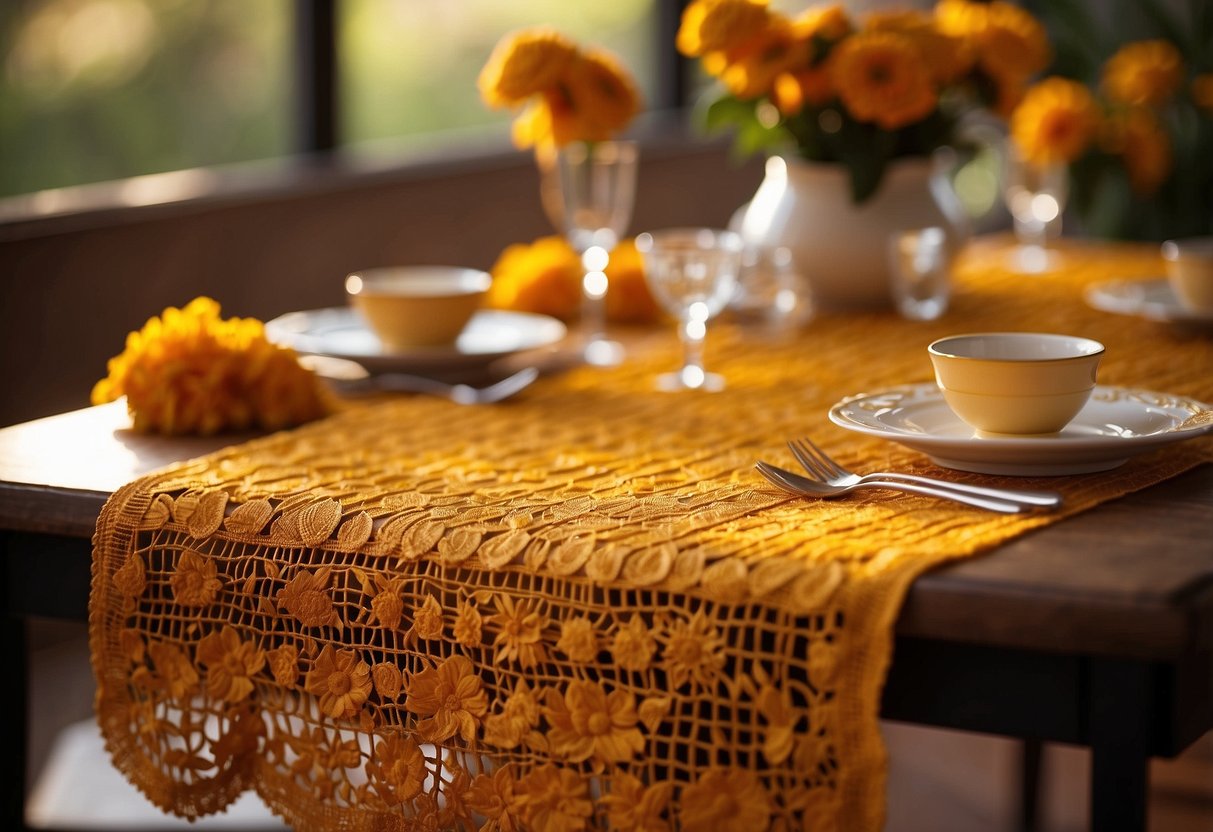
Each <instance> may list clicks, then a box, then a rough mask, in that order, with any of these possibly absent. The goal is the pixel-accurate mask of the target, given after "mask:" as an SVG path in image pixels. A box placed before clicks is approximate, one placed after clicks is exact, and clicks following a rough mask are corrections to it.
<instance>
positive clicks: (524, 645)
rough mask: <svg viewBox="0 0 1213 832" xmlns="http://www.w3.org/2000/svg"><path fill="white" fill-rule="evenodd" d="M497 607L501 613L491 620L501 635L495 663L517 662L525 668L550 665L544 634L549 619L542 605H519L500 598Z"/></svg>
mask: <svg viewBox="0 0 1213 832" xmlns="http://www.w3.org/2000/svg"><path fill="white" fill-rule="evenodd" d="M497 603H498V609H499V612H498V613H497V614H496V615H492V616H489V619H488V624H489V626H490V627H492V628H493V629H495V630H496V631H497V637H496V639H495V640H494V641H493V646H494V647H495V648H496V654H495V655H494V657H493V661H494V662H495V663H498V664H505V663H507V662H512V661H517V662H518V664H520V665H521V666H522V667H523V668H528V667H534V666H535V665H537V664H540V663H542V662H544V661H547V657H548V654H547V648H546V647H544V645H543V630H544V628H545V627H547V624H548V617H547V616H546V615H545V614H544V613H543V612H541V611H540V610H539V609H538V603H537V602H535V601H531V600H524V601H515V600H514V599H513V598H512V597H510V596H509V595H499V596H497Z"/></svg>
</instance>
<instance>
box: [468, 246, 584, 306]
mask: <svg viewBox="0 0 1213 832" xmlns="http://www.w3.org/2000/svg"><path fill="white" fill-rule="evenodd" d="M581 272H582V268H581V262H580V260H579V258H578V257H577V252H576V251H574V250H573V247H572V246H571V245H569V243H568V241H567V240H565V239H564V238H563V237H558V236H548V237H540V238H539V239H537V240H535V241H534V242H533V243H530V244H526V243H516V244H514V245H511V246H508V247H507V248H506V249H505V250H504V251H502V252H501V255H500V256H499V257H498V258H497V262H496V263H494V264H493V266H492V268H491V269H490V274H492V276H493V283H492V285H491V286H490V287H489V294H488V297H487V299H486V301H485V302H486V303H487V304H488V305H489V306H491V307H495V308H497V309H513V310H517V311H519V312H536V313H539V314H542V315H551V316H552V317H555V318H560V319H561V320H564V321H569V320H572V319H573V318H575V317H576V316H577V311H578V309H580V306H581V277H582V274H581Z"/></svg>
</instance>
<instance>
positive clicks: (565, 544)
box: [90, 242, 1213, 832]
mask: <svg viewBox="0 0 1213 832" xmlns="http://www.w3.org/2000/svg"><path fill="white" fill-rule="evenodd" d="M1004 254H1005V252H1004V251H1002V250H1001V249H1000V248H999V247H998V245H997V244H996V243H990V242H985V243H980V244H978V245H976V246H975V247H974V249H973V251H972V252H970V254H969V255H968V257H967V259H966V261H965V263H964V265H963V267H962V268H961V269H960V270H959V274H958V276H957V282H958V286H957V295H956V298H955V301H954V307H953V310H952V311H951V312H950V313H949V314H948V315H947V316H946V317H945V318H944V319H943V320H941V321H939V322H935V323H927V324H923V323H908V322H904V321H901V320H899V319H897V318H896V317H895V316H894V315H892V314H891V313H882V314H870V315H855V316H848V317H827V316H823V317H821V318H820V319H818V320H816V321H814V322H813V323H812V324H811V325H810V326H809V327H808V328H807V329H806V330H805V331H803V332H802V333H800V334H798V335H797V337H796V338H795V339H794V340H779V339H762V338H757V337H753V335H752V333H751V334H747V333H746V332H744V331H743V330H740V329H735V328H730V327H728V326H725V325H721V326H718V327H716V328H715V330H714V331H712V332H710V334H709V347H708V358H709V365H710V366H711V368H712V369H714V370H717V371H720V372H723V373H724V374H725V375H726V377H727V379H728V383H729V387H728V389H727V390H726V391H724V392H722V393H719V394H713V395H671V394H666V393H658V392H654V391H652V382H653V377H654V376H655V375H656V374H657V373H659V372H661V371H663V370H666V369H669V368H670V367H672V366H674V365H676V363H677V360H678V359H677V350H676V344H675V343H674V334H673V331H672V328H671V331H670V333H669V343H668V348H666V347H662V348H661V349H660V350H658V351H657V352H656V353H654V354H651V355H643V356H639V357H635V358H634V359H633V360H631V361H630V362H628V363H627V364H626V365H625V366H623V367H621V368H619V369H617V370H613V371H601V370H593V369H585V370H577V371H574V372H571V373H569V374H567V375H564V376H561V377H554V378H550V379H543V380H541V381H540V382H538V383H537V384H536V386H534V387H533V388H531V389H529V390H528V391H527V392H526V393H524V394H523V395H522V396H520V397H518V398H517V399H515V400H512V401H510V402H508V403H505V404H502V405H497V406H492V407H472V408H468V407H459V406H456V405H451V404H448V403H446V402H441V401H437V400H432V399H426V398H396V399H391V400H386V401H383V402H381V403H376V404H372V405H368V406H361V407H355V408H351V409H349V410H348V411H346V412H343V413H341V414H340V415H337V416H335V417H332V418H330V419H328V420H325V421H323V422H319V423H315V424H312V425H309V426H306V427H303V428H301V429H298V430H294V431H290V432H284V433H280V434H275V435H272V436H268V437H265V438H262V439H258V440H255V441H252V442H249V443H247V444H243V445H239V446H236V447H232V448H228V449H226V450H223V451H220V452H218V453H215V454H212V455H210V456H208V457H205V458H202V459H197V460H192V461H189V462H185V463H183V464H180V465H177V466H175V467H173V468H171V469H168V470H165V471H162V472H159V473H155V474H152V475H149V476H146V477H144V478H142V479H140V480H138V481H137V482H134V483H131V484H130V485H128V486H126V487H124V488H122V489H121V490H120V491H118V492H117V493H116V494H115V495H114V496H113V498H112V499H111V500H110V501H109V503H108V504H107V506H106V508H105V510H104V511H103V513H102V516H101V517H100V519H99V522H98V526H97V533H96V538H95V560H94V579H93V591H92V598H91V612H90V627H91V647H92V655H93V663H94V668H95V673H96V677H97V682H98V693H97V715H98V719H99V721H100V724H101V728H102V732H103V734H104V736H105V739H106V743H107V746H108V748H109V750H110V752H111V754H112V756H113V761H114V763H115V765H116V766H117V767H118V768H119V769H121V770H122V771H123V772H124V773H125V775H126V776H127V777H128V778H129V779H130V780H131V781H132V782H133V783H134V784H135V785H137V786H138V787H139V788H140V789H141V790H142V791H143V792H144V793H145V794H146V795H147V797H148V798H149V799H150V800H151V801H152V802H154V803H155V804H156V805H158V806H160V807H162V808H163V809H165V810H167V811H169V812H173V813H176V814H178V815H182V816H185V817H189V818H194V817H198V816H201V815H205V814H209V813H212V812H217V811H222V810H223V809H224V808H225V807H226V806H227V805H228V804H230V803H231V802H232V801H233V800H235V799H236V797H237V796H238V795H239V794H241V793H242V792H244V791H246V790H249V789H252V790H255V791H256V792H257V793H258V794H259V795H260V796H261V797H262V798H263V799H264V800H265V801H266V803H267V804H268V805H269V806H270V807H271V808H272V809H273V810H274V811H275V812H276V813H277V814H279V815H281V816H282V817H283V818H284V819H285V821H286V822H287V823H288V824H290V825H291V826H293V827H294V828H296V829H299V830H330V829H345V830H390V829H414V828H416V829H489V830H519V829H535V830H579V829H585V828H601V827H606V826H609V827H610V828H618V829H633V830H652V831H655V830H672V829H683V830H746V832H751V830H759V829H766V828H772V829H788V830H791V829H797V830H798V829H812V830H818V831H820V830H830V829H846V830H850V829H855V830H876V829H879V828H880V826H881V824H882V823H883V818H884V783H885V769H886V763H885V752H884V747H883V744H882V741H881V737H880V733H879V724H878V719H877V716H878V708H879V699H880V691H881V686H882V684H883V681H884V677H885V672H886V668H887V666H888V663H889V661H890V654H891V650H892V628H893V623H894V620H895V619H896V617H897V614H898V611H899V608H900V605H901V602H902V599H903V597H904V594H905V591H906V589H907V587H908V586H909V584H910V582H911V581H912V580H913V579H914V578H915V577H916V576H918V575H920V574H921V573H923V572H924V571H925V570H927V569H930V568H931V567H933V566H936V565H938V564H940V563H942V562H944V561H947V560H949V559H953V558H960V557H965V556H970V555H973V554H975V553H979V552H982V551H986V550H989V549H991V548H992V547H995V546H997V545H998V544H999V543H1002V542H1004V541H1006V540H1008V539H1010V538H1012V537H1015V536H1016V535H1019V534H1021V533H1023V532H1025V531H1027V530H1029V529H1031V528H1034V527H1038V526H1041V525H1044V524H1049V523H1054V522H1057V521H1059V520H1061V519H1063V518H1064V517H1065V516H1067V515H1069V514H1072V513H1075V512H1079V511H1082V510H1084V509H1087V508H1089V507H1091V506H1094V505H1096V504H1097V503H1099V502H1101V501H1104V500H1107V499H1111V498H1114V497H1117V496H1119V495H1122V494H1124V493H1127V492H1129V491H1132V490H1135V489H1138V488H1141V487H1144V486H1147V485H1150V484H1152V483H1156V482H1158V481H1160V480H1163V479H1165V478H1167V477H1170V476H1173V475H1175V474H1177V473H1179V472H1181V471H1183V470H1186V469H1189V468H1191V467H1193V466H1195V465H1197V464H1200V463H1203V462H1208V461H1210V460H1213V441H1210V440H1208V439H1202V440H1195V441H1192V442H1188V443H1184V444H1181V445H1177V446H1171V447H1169V448H1167V449H1164V450H1161V451H1157V452H1154V453H1150V454H1146V455H1143V456H1140V457H1135V458H1133V459H1131V460H1130V461H1129V462H1128V463H1126V464H1125V465H1124V466H1122V467H1120V468H1118V469H1116V470H1114V471H1111V472H1107V473H1105V474H1098V475H1088V476H1081V477H1068V478H1052V479H1028V480H1000V479H999V478H996V477H985V476H982V475H962V474H957V473H956V472H949V473H950V474H952V475H954V476H967V478H968V479H971V480H973V481H980V482H999V481H1002V482H1007V483H1012V484H1022V485H1024V486H1028V487H1033V486H1035V487H1048V488H1057V489H1059V490H1061V491H1062V492H1064V494H1065V497H1066V508H1065V509H1064V511H1062V512H1059V513H1055V514H1037V515H1029V516H1004V515H997V514H993V513H987V512H982V511H980V510H977V509H969V508H966V507H963V506H959V505H955V504H951V503H943V502H940V501H934V500H931V499H928V498H918V497H913V496H908V495H894V494H891V493H888V492H871V493H869V494H867V495H866V496H856V497H854V498H853V499H846V500H839V501H830V502H820V501H810V500H802V499H793V498H789V497H788V496H787V495H785V494H782V493H779V492H776V491H774V490H773V489H771V488H770V487H768V486H767V485H766V484H765V483H764V482H763V481H762V480H761V479H760V478H759V477H758V476H757V475H756V474H755V473H754V472H753V470H752V465H753V463H754V461H755V460H756V459H758V458H760V457H762V458H767V459H770V460H772V461H780V460H783V461H785V462H786V461H789V459H788V455H787V452H786V450H785V449H784V445H783V443H784V441H785V440H786V439H788V438H790V437H793V436H797V435H802V434H810V435H812V436H813V437H814V438H815V439H816V440H818V441H819V442H820V443H821V444H823V445H824V446H825V447H827V448H828V449H830V450H831V451H833V452H835V453H836V454H837V455H838V456H839V457H840V458H841V459H842V460H843V461H844V462H847V463H852V464H854V465H855V466H857V467H859V468H862V469H873V468H877V467H886V466H893V467H897V468H901V469H905V470H919V471H933V470H934V469H933V467H932V466H931V465H930V463H929V462H928V461H927V460H926V459H925V457H922V456H921V455H919V454H916V453H914V452H912V451H909V450H906V449H904V448H902V447H901V446H898V445H895V444H893V443H887V442H882V441H879V440H876V439H870V438H866V437H862V436H858V435H855V434H850V433H847V432H845V431H842V430H840V429H838V428H835V427H833V426H832V425H830V424H829V423H828V421H827V419H826V410H827V408H828V406H829V405H831V404H832V403H833V402H835V401H837V400H838V399H840V398H842V397H844V396H846V395H849V394H853V393H857V392H862V391H865V390H872V389H876V388H878V387H882V386H888V385H896V384H902V383H909V382H919V381H927V380H929V379H930V378H931V370H930V366H929V362H928V360H927V356H926V351H925V350H926V345H927V344H928V343H929V342H930V341H931V340H933V339H934V338H936V337H938V336H940V335H943V334H948V333H954V332H958V331H962V330H968V331H975V330H988V329H1031V330H1044V331H1061V332H1069V333H1075V334H1081V335H1086V336H1091V337H1095V338H1098V339H1100V340H1102V341H1104V343H1105V344H1106V345H1107V347H1108V351H1107V355H1106V358H1105V361H1104V364H1103V367H1102V368H1101V381H1102V382H1104V383H1114V384H1125V385H1133V386H1139V387H1148V388H1151V389H1156V390H1162V391H1166V392H1171V393H1177V394H1184V395H1189V396H1193V397H1196V398H1199V399H1202V400H1205V401H1213V341H1211V340H1210V339H1209V338H1207V337H1195V338H1188V337H1185V336H1184V335H1183V334H1182V333H1177V332H1172V331H1170V330H1167V329H1166V328H1164V327H1161V326H1160V325H1158V324H1152V323H1149V322H1146V321H1139V320H1137V319H1131V318H1119V317H1114V316H1110V315H1105V314H1103V313H1099V312H1096V311H1094V310H1091V309H1089V308H1087V307H1086V306H1085V305H1084V304H1083V303H1082V301H1081V296H1080V292H1081V288H1082V286H1084V285H1085V284H1087V283H1089V282H1091V281H1093V280H1102V279H1108V278H1111V277H1115V276H1117V275H1122V276H1137V275H1141V274H1150V273H1154V272H1157V270H1158V267H1159V263H1158V261H1157V257H1156V255H1154V254H1153V253H1152V252H1150V251H1145V250H1143V249H1139V248H1128V247H1126V248H1109V247H1100V248H1093V249H1090V250H1087V249H1082V248H1073V249H1070V250H1068V251H1067V253H1066V262H1067V265H1066V267H1065V268H1064V269H1062V270H1061V271H1059V272H1057V273H1054V274H1049V275H1044V276H1020V275H1012V274H1009V273H1007V272H1006V271H1005V270H1004V269H1003V268H1002V267H1001V266H1000V263H1002V262H1003V261H1002V259H1001V258H1002V257H1003V256H1004ZM1145 344H1148V345H1149V349H1145V348H1143V345H1145Z"/></svg>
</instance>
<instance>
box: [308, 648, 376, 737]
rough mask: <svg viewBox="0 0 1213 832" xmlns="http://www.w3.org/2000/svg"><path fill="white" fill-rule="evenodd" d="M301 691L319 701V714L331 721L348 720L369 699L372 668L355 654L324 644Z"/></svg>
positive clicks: (351, 651) (352, 651)
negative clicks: (316, 697)
mask: <svg viewBox="0 0 1213 832" xmlns="http://www.w3.org/2000/svg"><path fill="white" fill-rule="evenodd" d="M303 687H304V690H306V691H307V692H308V693H310V694H312V695H314V696H319V697H320V710H321V711H323V712H324V713H326V714H328V715H329V716H331V717H333V718H334V719H349V718H350V717H352V716H355V715H357V713H358V712H359V711H361V710H362V706H363V705H364V704H365V703H366V700H367V698H368V697H369V696H370V695H371V666H370V665H369V664H367V663H366V662H365V661H363V660H362V659H360V658H358V653H357V652H355V651H354V650H334V649H333V645H331V644H326V645H325V646H324V649H323V650H321V651H320V655H319V656H317V657H316V661H315V663H314V664H313V665H312V669H311V670H309V671H308V673H307V676H306V677H305V678H304V681H303Z"/></svg>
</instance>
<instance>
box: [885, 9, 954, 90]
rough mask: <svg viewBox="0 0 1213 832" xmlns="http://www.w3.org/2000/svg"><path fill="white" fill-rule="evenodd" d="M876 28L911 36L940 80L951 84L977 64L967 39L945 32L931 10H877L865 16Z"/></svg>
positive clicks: (935, 79)
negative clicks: (929, 11) (938, 25)
mask: <svg viewBox="0 0 1213 832" xmlns="http://www.w3.org/2000/svg"><path fill="white" fill-rule="evenodd" d="M864 28H865V29H866V30H868V31H872V32H896V33H897V34H899V35H903V36H905V37H907V38H909V39H910V41H911V42H912V43H913V44H914V45H915V46H916V47H917V48H918V51H919V54H920V55H921V56H922V60H923V61H925V62H926V65H927V68H928V69H929V70H930V72H931V79H932V80H933V81H934V82H935V83H936V84H941V85H943V84H951V83H953V82H955V81H957V80H958V79H960V78H961V77H963V76H964V75H965V73H967V72H968V71H969V70H970V69H971V68H972V66H973V61H974V53H973V49H972V46H971V45H970V44H969V42H968V41H967V40H965V39H964V38H962V37H959V36H957V35H950V34H947V33H946V32H943V31H941V30H940V29H939V27H937V26H936V25H935V18H934V17H933V16H932V15H931V14H930V13H928V12H924V11H919V10H916V9H908V10H898V11H883V12H873V13H872V14H870V15H868V16H867V17H866V18H865V19H864Z"/></svg>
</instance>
